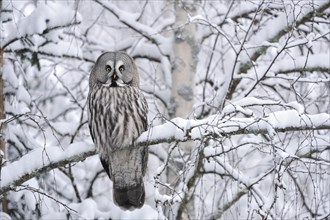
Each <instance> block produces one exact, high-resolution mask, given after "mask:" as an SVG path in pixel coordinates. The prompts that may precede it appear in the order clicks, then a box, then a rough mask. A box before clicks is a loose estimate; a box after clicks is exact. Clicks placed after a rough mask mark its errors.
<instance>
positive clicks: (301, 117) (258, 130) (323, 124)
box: [0, 110, 330, 194]
mask: <svg viewBox="0 0 330 220" xmlns="http://www.w3.org/2000/svg"><path fill="white" fill-rule="evenodd" d="M321 129H330V115H329V114H326V113H322V114H316V115H307V114H299V113H298V112H297V111H296V110H288V111H279V112H274V113H272V114H270V115H268V116H267V117H264V118H231V119H226V118H223V119H222V118H220V116H219V115H213V116H210V117H208V118H206V119H203V120H187V119H182V118H175V119H173V120H171V121H168V122H166V123H165V124H162V125H158V126H155V127H152V128H150V129H149V130H148V131H146V132H144V133H143V134H142V135H141V136H140V137H139V138H138V140H137V143H136V144H137V145H138V146H145V145H153V144H159V143H169V142H174V141H176V142H184V141H188V140H201V141H202V140H203V139H205V138H220V137H222V136H231V135H239V134H256V135H257V134H269V135H270V136H273V135H274V134H275V133H276V132H288V131H301V130H321ZM94 154H95V149H94V147H93V146H91V145H88V144H86V143H83V142H79V143H74V144H71V145H69V146H68V147H67V148H66V149H64V150H63V149H62V148H60V147H46V148H38V149H36V150H33V151H32V152H30V153H28V154H26V155H25V156H23V157H22V158H21V159H19V160H18V161H15V162H13V163H11V164H8V165H7V166H5V167H3V169H2V173H1V188H0V194H3V193H5V192H7V191H9V190H12V189H14V188H15V187H16V186H19V185H21V184H22V183H24V182H25V181H27V180H29V179H30V178H32V177H35V176H38V175H39V174H41V173H43V172H47V171H49V170H52V169H54V168H57V167H61V166H65V165H67V164H69V163H72V162H79V161H81V160H83V159H85V158H87V157H89V156H92V155H94ZM36 158H38V159H37V160H35V159H36ZM13 170H15V173H13Z"/></svg>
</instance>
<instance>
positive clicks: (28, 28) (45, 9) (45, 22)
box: [1, 3, 82, 48]
mask: <svg viewBox="0 0 330 220" xmlns="http://www.w3.org/2000/svg"><path fill="white" fill-rule="evenodd" d="M56 11H61V13H56ZM81 20H82V18H81V16H80V15H79V14H78V13H77V12H76V11H74V10H71V9H69V8H66V7H63V6H61V5H59V4H55V3H49V4H47V5H45V4H40V5H39V6H38V8H36V9H35V10H34V11H33V12H32V13H31V14H30V15H29V16H27V17H25V18H22V19H20V20H19V21H18V22H17V23H15V22H9V23H8V24H5V25H4V28H3V30H1V33H2V34H3V36H2V37H3V39H2V42H1V47H2V48H6V47H7V46H9V45H10V44H12V43H14V42H16V41H17V40H20V39H22V38H26V37H30V36H33V35H44V34H46V33H48V32H50V31H52V30H55V29H62V28H65V27H70V26H72V25H77V24H80V23H81Z"/></svg>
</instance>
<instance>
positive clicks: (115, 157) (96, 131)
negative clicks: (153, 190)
mask: <svg viewBox="0 0 330 220" xmlns="http://www.w3.org/2000/svg"><path fill="white" fill-rule="evenodd" d="M147 111H148V106H147V102H146V99H145V97H144V96H143V94H142V92H141V90H140V89H139V74H138V72H137V68H136V65H135V63H134V60H133V59H132V58H131V57H130V56H129V55H127V54H126V53H125V52H106V53H104V54H102V55H101V56H100V57H99V58H98V59H97V60H96V63H95V65H94V67H93V69H92V72H91V74H90V78H89V95H88V122H89V128H90V132H91V136H92V139H93V142H94V144H95V146H96V149H97V152H98V154H99V156H100V159H101V163H102V166H103V168H104V170H105V171H106V172H107V174H108V175H109V177H110V179H111V180H112V181H113V198H114V202H115V203H116V204H117V205H118V206H120V207H122V208H123V209H134V208H140V207H141V206H142V205H143V204H144V199H145V191H144V184H143V176H144V175H145V171H146V167H147V162H148V147H147V146H144V147H136V146H134V141H135V140H136V138H137V137H139V135H140V134H141V133H142V132H144V131H146V130H147V125H148V122H147Z"/></svg>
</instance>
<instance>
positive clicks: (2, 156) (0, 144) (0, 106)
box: [0, 0, 8, 213]
mask: <svg viewBox="0 0 330 220" xmlns="http://www.w3.org/2000/svg"><path fill="white" fill-rule="evenodd" d="M1 11H2V0H0V13H1ZM3 62H4V61H3V48H0V120H3V119H4V118H5V105H4V102H5V99H4V94H3V86H4V85H3V78H2V75H3V69H2V67H3ZM0 124H1V125H0V183H1V168H2V166H3V165H4V164H5V163H4V162H5V161H6V158H7V155H6V154H7V149H6V142H5V137H4V133H5V125H4V124H3V123H0ZM1 202H2V212H5V213H8V201H7V197H6V196H3V198H2V201H1Z"/></svg>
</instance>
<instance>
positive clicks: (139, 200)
mask: <svg viewBox="0 0 330 220" xmlns="http://www.w3.org/2000/svg"><path fill="white" fill-rule="evenodd" d="M113 198H114V201H115V203H116V204H117V205H118V206H120V207H122V208H124V209H128V210H132V209H134V208H141V207H142V206H143V204H144V198H145V192H144V184H143V182H141V183H139V184H137V185H135V186H130V187H126V188H116V186H115V187H114V192H113Z"/></svg>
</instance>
